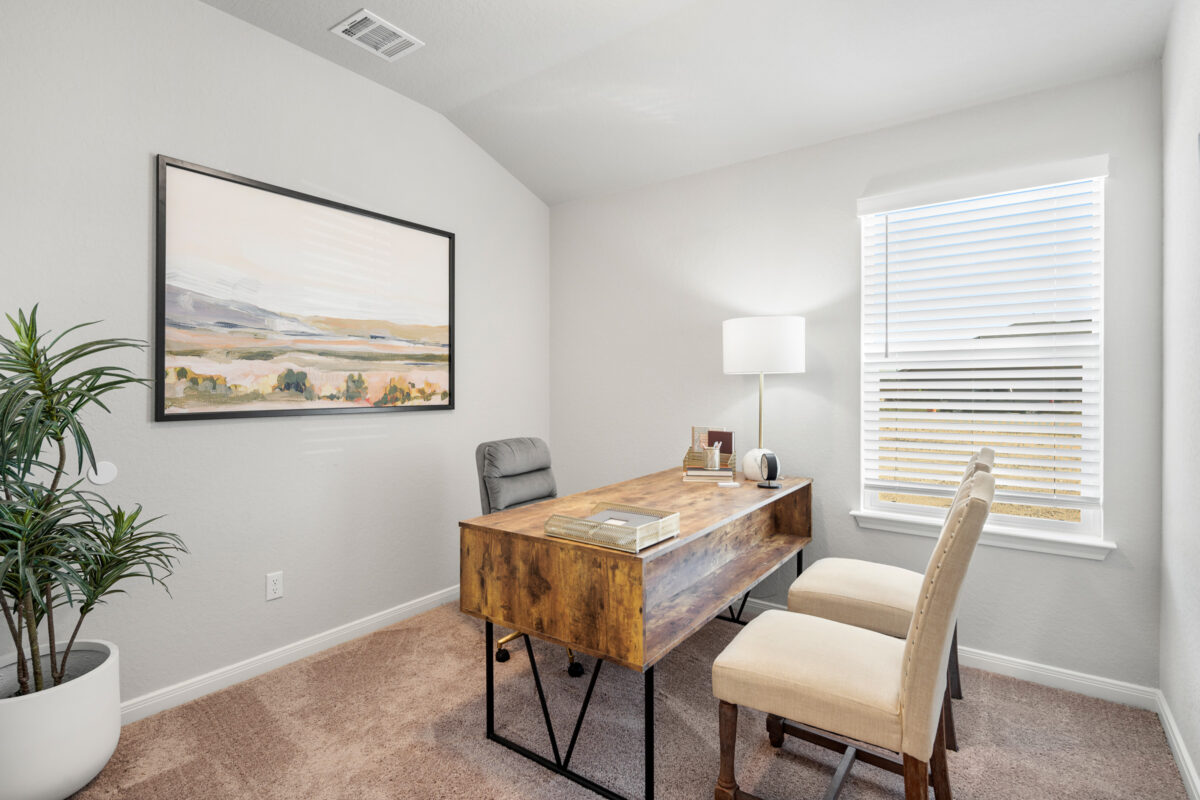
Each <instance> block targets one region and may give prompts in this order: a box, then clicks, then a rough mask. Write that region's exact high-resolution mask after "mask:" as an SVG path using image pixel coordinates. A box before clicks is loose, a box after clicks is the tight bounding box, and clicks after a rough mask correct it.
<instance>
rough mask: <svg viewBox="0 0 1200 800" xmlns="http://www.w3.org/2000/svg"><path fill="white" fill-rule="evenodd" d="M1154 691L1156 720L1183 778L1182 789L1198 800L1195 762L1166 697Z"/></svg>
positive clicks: (1198, 775)
mask: <svg viewBox="0 0 1200 800" xmlns="http://www.w3.org/2000/svg"><path fill="white" fill-rule="evenodd" d="M1155 691H1157V692H1158V718H1159V719H1160V720H1161V721H1162V726H1163V730H1164V731H1165V732H1166V734H1167V744H1169V745H1171V753H1172V754H1174V756H1175V763H1176V764H1177V765H1178V766H1179V774H1180V775H1181V776H1182V777H1183V787H1184V788H1185V789H1187V793H1188V797H1190V798H1191V800H1200V773H1197V772H1196V762H1194V761H1192V756H1191V754H1190V753H1189V752H1188V749H1187V745H1186V744H1184V741H1183V734H1182V733H1181V732H1180V730H1179V726H1178V725H1177V724H1175V715H1174V714H1172V713H1171V707H1170V706H1168V705H1167V698H1166V695H1164V694H1163V693H1162V692H1161V691H1158V690H1157V689H1156V690H1155Z"/></svg>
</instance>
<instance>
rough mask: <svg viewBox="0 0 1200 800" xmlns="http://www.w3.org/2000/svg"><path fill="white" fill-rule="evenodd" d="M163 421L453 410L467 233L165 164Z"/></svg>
mask: <svg viewBox="0 0 1200 800" xmlns="http://www.w3.org/2000/svg"><path fill="white" fill-rule="evenodd" d="M157 245H158V252H157V260H158V308H157V318H158V319H157V327H158V331H157V333H158V338H157V341H156V348H155V355H156V361H157V375H156V380H155V400H156V408H155V419H156V420H160V421H164V420H187V419H213V418H219V417H257V416H281V415H292V414H339V413H355V412H385V411H423V410H434V409H450V408H453V407H454V234H452V233H447V232H446V231H440V230H436V229H434V228H429V227H426V226H424V225H417V224H415V223H412V222H406V221H404V220H400V219H393V218H391V217H386V216H384V215H382V214H375V213H372V212H369V211H364V210H362V209H359V208H353V207H351V206H347V205H343V204H341V203H335V202H333V201H330V200H323V199H321V198H318V197H312V196H310V195H305V194H301V193H299V192H293V191H290V190H288V189H281V188H279V187H277V186H270V185H267V184H264V183H260V182H258V181H253V180H249V179H246V178H240V177H238V176H236V175H230V174H228V173H224V172H219V171H217V170H213V169H208V168H206V167H201V166H197V165H195V164H189V163H187V162H185V161H179V160H177V159H173V158H167V157H166V156H159V157H158V237H157Z"/></svg>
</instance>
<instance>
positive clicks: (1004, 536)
mask: <svg viewBox="0 0 1200 800" xmlns="http://www.w3.org/2000/svg"><path fill="white" fill-rule="evenodd" d="M1107 162H1108V159H1107V156H1099V157H1093V158H1087V159H1076V160H1072V161H1065V162H1056V163H1054V164H1050V165H1040V166H1034V167H1025V168H1020V169H1016V170H1008V171H1005V172H1003V173H993V174H990V175H983V176H969V177H967V178H962V179H958V180H954V181H942V182H939V183H937V184H928V185H925V186H920V187H917V188H915V189H910V190H906V191H902V192H892V193H889V194H885V195H876V196H873V197H867V198H863V199H861V200H859V203H858V215H859V256H860V285H859V320H858V323H859V337H860V338H859V408H858V412H859V419H858V429H859V475H858V480H859V487H858V488H859V507H858V508H856V509H854V510H852V511H851V512H850V514H851V516H852V517H853V518H854V519H855V521H856V523H857V524H858V526H859V527H860V528H864V529H868V530H877V531H887V532H893V533H903V534H910V535H918V536H929V537H935V538H936V537H937V536H938V535H939V534H940V532H941V527H942V523H943V521H944V519H945V509H944V507H939V506H919V505H915V504H914V505H908V506H905V505H904V504H900V503H896V502H892V501H883V500H880V499H879V494H880V493H881V492H885V493H892V492H889V490H887V489H882V490H881V489H878V488H870V487H868V485H867V453H866V447H865V444H866V438H867V425H866V418H865V409H866V408H867V402H866V401H867V369H866V367H867V364H866V361H867V352H866V349H867V348H866V346H865V343H866V334H865V331H866V327H865V326H866V320H867V314H866V305H867V304H866V299H867V298H866V289H867V283H866V266H867V264H866V253H865V250H864V248H863V244H862V241H863V239H862V236H863V222H864V220H865V218H866V217H869V216H872V215H876V214H881V213H892V212H897V211H902V210H906V209H911V208H917V207H920V206H923V205H931V204H937V203H945V202H956V201H960V200H970V199H974V198H981V197H986V196H988V195H992V194H999V193H1003V192H1013V191H1025V190H1029V189H1035V188H1038V187H1042V186H1049V185H1053V184H1058V183H1066V182H1070V181H1074V180H1085V179H1102V191H1103V194H1102V195H1101V200H1100V209H1101V211H1100V213H1101V217H1100V231H1099V246H1100V264H1099V268H1098V269H1099V287H1100V288H1099V301H1098V302H1099V308H1100V333H1099V344H1098V347H1097V354H1098V358H1099V364H1100V377H1099V386H1098V389H1097V396H1098V398H1099V420H1098V421H1099V438H1098V443H1097V448H1098V453H1099V456H1100V462H1099V464H1100V474H1101V494H1100V501H1099V503H1098V504H1095V505H1083V506H1082V507H1080V511H1081V519H1080V521H1079V522H1067V521H1064V520H1035V519H1032V518H1027V517H1019V516H1015V515H1007V514H993V515H991V516H990V517H989V519H988V522H987V524H986V525H985V526H984V531H983V535H982V536H981V538H980V543H981V544H984V545H992V546H998V547H1007V548H1012V549H1018V550H1027V551H1034V552H1043V553H1051V554H1055V555H1063V556H1074V557H1080V558H1087V559H1094V560H1101V559H1104V558H1106V557H1107V555H1108V554H1109V553H1110V552H1112V551H1113V550H1114V549H1116V544H1115V542H1113V541H1111V540H1108V539H1106V538H1105V533H1104V513H1103V509H1104V496H1103V472H1104V462H1105V459H1104V454H1105V443H1104V434H1103V432H1104V416H1105V415H1104V406H1105V403H1104V394H1105V381H1104V374H1105V370H1104V354H1105V346H1104V344H1105V336H1106V330H1107V325H1106V324H1105V313H1104V302H1105V293H1104V284H1105V267H1106V263H1105V262H1106V258H1105V256H1106V240H1107V228H1108V218H1107V202H1108V197H1107V195H1108V185H1107V180H1106V179H1107V177H1108V163H1107ZM896 491H897V492H898V493H904V492H903V491H902V490H896ZM931 494H935V493H931Z"/></svg>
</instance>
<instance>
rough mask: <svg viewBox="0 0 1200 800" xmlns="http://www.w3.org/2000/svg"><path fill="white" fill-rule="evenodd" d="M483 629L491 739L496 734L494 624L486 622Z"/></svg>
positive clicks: (488, 729) (488, 733)
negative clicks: (485, 643) (485, 646)
mask: <svg viewBox="0 0 1200 800" xmlns="http://www.w3.org/2000/svg"><path fill="white" fill-rule="evenodd" d="M483 628H484V630H485V631H486V635H485V636H484V637H483V638H484V639H485V640H487V653H486V654H485V655H484V658H483V660H484V663H486V664H487V667H486V668H485V669H486V672H487V735H488V738H489V739H490V738H492V736H494V735H495V734H496V688H495V683H494V677H493V675H492V669H493V667H492V623H491V622H490V621H488V622H484V623H483Z"/></svg>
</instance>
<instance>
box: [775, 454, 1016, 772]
mask: <svg viewBox="0 0 1200 800" xmlns="http://www.w3.org/2000/svg"><path fill="white" fill-rule="evenodd" d="M995 460H996V452H995V451H994V450H992V448H990V447H984V448H981V449H980V450H979V452H978V453H976V454H975V455H973V456H972V457H971V460H970V461H968V462H967V467H966V470H965V471H964V473H963V477H962V483H961V484H960V485H959V490H958V491H959V494H961V493H962V487H963V486H964V485H965V484H966V481H967V480H968V479H969V478H970V477H971V476H972V475H974V474H975V472H976V470H983V471H985V472H991V471H992V466H993V465H994V464H995ZM955 499H956V500H957V496H956V498H955ZM951 505H953V503H951ZM922 577H923V576H922V575H921V573H919V572H914V571H913V570H910V569H904V568H903V567H894V566H891V565H890V564H877V563H875V562H873V561H862V560H859V559H856V558H822V559H820V560H819V561H817V562H816V563H814V564H813V565H812V566H811V567H809V568H808V569H806V570H805V571H804V572H803V573H801V574H800V576H799V577H798V578H796V580H795V581H794V582H793V583H792V586H791V588H790V589H789V590H788V610H789V611H795V612H798V613H801V614H811V615H812V616H815V617H824V618H825V619H831V620H833V621H834V622H844V623H846V624H847V625H854V626H855V627H858V628H866V629H867V630H871V631H877V632H878V633H883V634H887V635H888V636H895V637H897V638H900V639H903V638H904V636H905V635H907V633H908V625H909V622H911V621H912V615H913V608H915V607H916V604H917V596H918V594H919V593H920V590H921V579H922ZM949 669H950V675H949V679H950V695H951V696H952V697H954V698H955V699H961V698H962V682H961V680H960V679H959V675H958V630H957V628H956V629H955V631H954V642H953V646H952V647H951V649H950V657H949ZM949 733H950V736H951V739H953V722H952V721H951V731H950V732H949ZM950 747H951V749H957V747H956V743H955V742H954V741H951V743H950Z"/></svg>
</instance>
